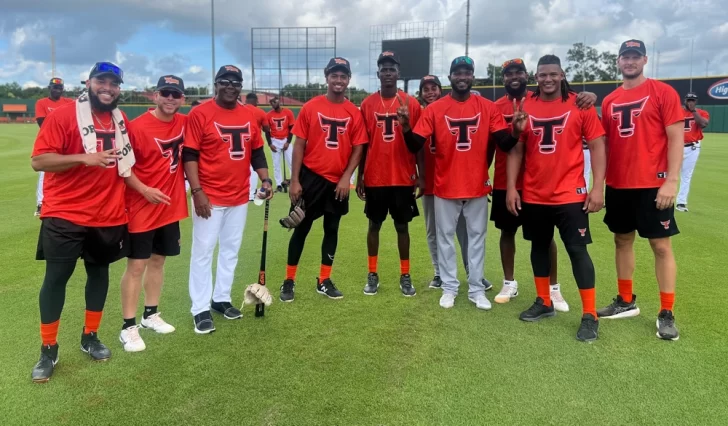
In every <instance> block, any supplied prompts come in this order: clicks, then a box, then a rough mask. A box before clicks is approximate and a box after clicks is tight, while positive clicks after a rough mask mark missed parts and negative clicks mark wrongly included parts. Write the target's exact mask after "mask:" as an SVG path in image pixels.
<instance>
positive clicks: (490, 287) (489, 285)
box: [482, 278, 493, 291]
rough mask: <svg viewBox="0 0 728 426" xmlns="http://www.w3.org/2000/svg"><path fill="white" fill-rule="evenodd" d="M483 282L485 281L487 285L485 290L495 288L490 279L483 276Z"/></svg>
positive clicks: (484, 284) (484, 283)
mask: <svg viewBox="0 0 728 426" xmlns="http://www.w3.org/2000/svg"><path fill="white" fill-rule="evenodd" d="M482 283H483V287H485V289H484V290H485V291H490V290H493V284H491V283H490V281H488V280H486V279H485V278H483V280H482Z"/></svg>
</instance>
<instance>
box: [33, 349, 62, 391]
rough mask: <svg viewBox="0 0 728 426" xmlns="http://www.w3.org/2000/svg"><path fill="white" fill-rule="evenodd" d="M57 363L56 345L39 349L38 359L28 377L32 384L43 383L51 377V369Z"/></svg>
mask: <svg viewBox="0 0 728 426" xmlns="http://www.w3.org/2000/svg"><path fill="white" fill-rule="evenodd" d="M57 363H58V343H56V344H55V345H43V346H41V347H40V359H39V360H38V362H37V363H36V364H35V366H34V367H33V372H32V373H31V374H30V377H31V378H32V379H33V382H34V383H45V382H47V381H48V380H50V378H51V376H52V375H53V369H54V368H55V367H56V364H57Z"/></svg>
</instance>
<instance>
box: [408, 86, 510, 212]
mask: <svg viewBox="0 0 728 426" xmlns="http://www.w3.org/2000/svg"><path fill="white" fill-rule="evenodd" d="M507 128H508V126H507V125H506V122H505V120H504V119H503V114H501V112H500V111H499V110H498V108H496V106H495V104H494V103H493V102H492V101H490V100H488V99H485V98H484V97H482V96H470V97H469V98H468V99H467V100H466V101H465V102H458V101H456V100H454V99H453V98H452V96H445V97H443V98H441V99H439V100H437V101H435V102H433V103H432V104H430V105H429V106H428V107H427V108H425V111H424V113H423V114H422V117H421V118H420V120H419V122H418V123H417V126H415V129H414V132H415V133H417V134H418V135H420V136H422V137H423V138H425V139H427V138H429V137H434V139H435V188H434V193H435V195H436V196H438V197H440V198H449V199H461V198H478V197H484V196H486V195H488V193H490V191H491V183H490V177H489V176H488V158H487V157H488V143H489V139H490V135H491V134H492V133H495V132H497V131H499V130H506V129H507Z"/></svg>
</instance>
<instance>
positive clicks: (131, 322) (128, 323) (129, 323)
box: [121, 318, 136, 330]
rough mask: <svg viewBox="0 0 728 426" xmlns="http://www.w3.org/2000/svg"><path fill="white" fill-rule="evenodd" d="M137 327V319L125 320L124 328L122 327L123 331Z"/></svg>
mask: <svg viewBox="0 0 728 426" xmlns="http://www.w3.org/2000/svg"><path fill="white" fill-rule="evenodd" d="M135 325H136V318H124V326H123V327H121V329H122V330H126V329H127V328H129V327H134V326H135Z"/></svg>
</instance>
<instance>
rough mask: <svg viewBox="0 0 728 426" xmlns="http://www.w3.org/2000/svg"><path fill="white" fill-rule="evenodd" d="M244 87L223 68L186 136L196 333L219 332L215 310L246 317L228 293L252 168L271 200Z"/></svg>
mask: <svg viewBox="0 0 728 426" xmlns="http://www.w3.org/2000/svg"><path fill="white" fill-rule="evenodd" d="M242 84H243V75H242V73H241V71H240V69H239V68H238V67H236V66H233V65H224V66H222V67H221V68H220V70H219V71H218V72H217V74H216V76H215V88H216V89H217V96H216V98H215V100H214V101H211V102H205V103H203V104H201V105H200V106H198V107H197V108H195V109H194V110H192V111H191V112H190V115H189V118H188V121H187V128H186V132H185V141H184V144H185V145H184V149H183V159H184V165H185V173H186V174H187V179H188V180H189V181H190V187H191V188H192V190H191V192H192V202H193V203H194V214H193V215H192V256H191V259H190V284H189V287H190V299H192V310H191V312H192V315H193V316H194V323H195V332H196V333H198V334H207V333H211V332H213V331H215V325H214V323H213V321H212V315H211V314H210V309H211V308H212V310H214V311H216V312H218V313H220V314H222V315H224V317H225V318H227V319H238V318H241V317H242V316H243V315H242V313H241V312H240V310H238V309H237V308H235V307H233V305H232V303H231V302H232V299H231V295H230V293H231V289H232V285H233V277H234V276H235V267H236V266H237V263H238V251H239V250H240V244H241V243H242V239H243V230H244V229H245V220H246V217H247V214H248V190H249V188H248V186H249V185H250V168H251V166H252V168H253V169H255V171H256V172H257V174H258V176H259V177H260V179H261V180H262V181H263V188H264V189H265V190H266V191H267V194H268V195H267V196H268V198H270V197H272V196H273V191H272V188H271V181H270V179H269V178H268V165H267V163H266V160H265V153H264V152H263V140H262V135H261V131H260V127H258V122H257V120H256V118H255V116H254V114H253V112H252V111H251V110H250V109H248V108H246V107H245V106H243V105H241V104H239V103H238V96H239V95H240V89H241V88H242ZM218 243H219V244H220V247H219V251H218V256H217V277H216V281H215V286H214V292H213V285H212V255H213V253H214V251H215V246H216V245H217V244H218Z"/></svg>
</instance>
